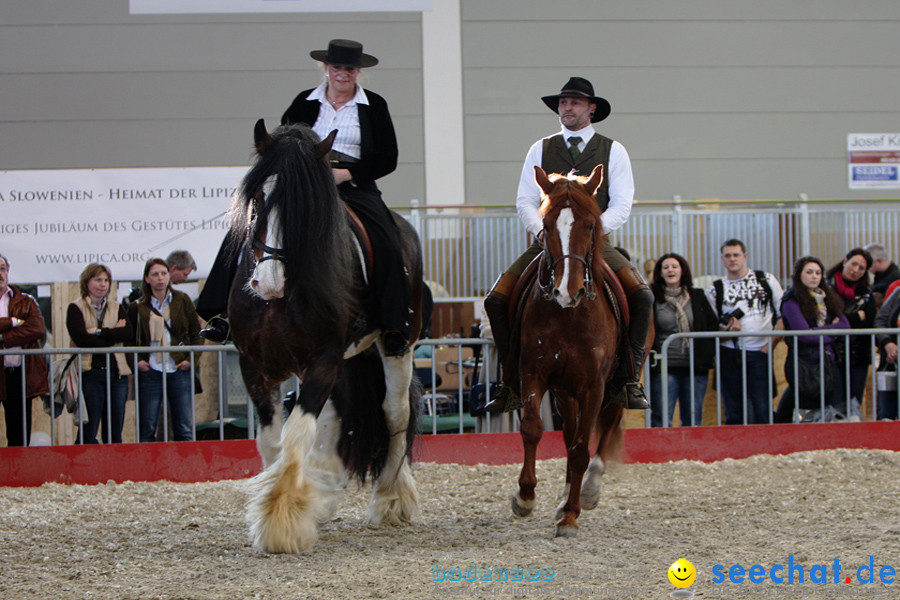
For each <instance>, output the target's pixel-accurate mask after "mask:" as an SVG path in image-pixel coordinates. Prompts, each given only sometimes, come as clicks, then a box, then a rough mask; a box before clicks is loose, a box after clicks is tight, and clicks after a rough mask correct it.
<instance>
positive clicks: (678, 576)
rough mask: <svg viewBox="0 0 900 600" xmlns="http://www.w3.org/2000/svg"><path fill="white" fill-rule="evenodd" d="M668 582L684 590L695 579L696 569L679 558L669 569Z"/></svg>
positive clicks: (688, 562)
mask: <svg viewBox="0 0 900 600" xmlns="http://www.w3.org/2000/svg"><path fill="white" fill-rule="evenodd" d="M668 574H669V581H670V582H671V583H672V585H674V586H675V587H678V588H686V587H688V586H690V585H691V584H692V583H694V580H695V579H697V569H695V568H694V565H692V564H691V563H690V561H687V560H685V559H683V558H679V559H678V560H676V561H675V562H673V563H672V565H671V566H670V567H669V571H668Z"/></svg>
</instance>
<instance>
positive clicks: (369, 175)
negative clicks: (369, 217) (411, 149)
mask: <svg viewBox="0 0 900 600" xmlns="http://www.w3.org/2000/svg"><path fill="white" fill-rule="evenodd" d="M312 92H313V90H305V91H303V92H300V94H299V95H298V96H297V97H296V98H294V102H293V103H291V105H290V106H289V107H288V109H287V110H286V111H285V112H284V115H282V117H281V124H282V125H290V124H292V123H304V124H306V125H309V126H310V127H312V126H313V125H314V124H315V122H316V119H317V118H318V117H319V107H320V106H321V103H320V102H319V101H318V100H307V99H306V98H307V97H308V96H309V95H310V94H311V93H312ZM366 97H368V99H369V104H368V105H365V104H358V105H357V110H358V111H359V128H360V135H361V137H362V141H361V144H360V146H361V148H360V150H361V152H360V153H361V154H362V156H360V160H359V162H358V163H356V164H354V165H352V166H351V167H350V169H349V170H350V173H351V174H352V175H353V181H354V182H355V183H356V184H357V185H362V186H365V185H366V184H373V185H374V182H375V180H376V179H379V178H381V177H384V176H385V175H387V174H388V173H391V172H393V171H394V169H396V168H397V135H396V134H395V133H394V123H393V122H392V121H391V113H390V112H388V105H387V102H386V101H385V99H384V98H382V97H381V96H379V95H378V94H376V93H375V92H371V91H369V90H366Z"/></svg>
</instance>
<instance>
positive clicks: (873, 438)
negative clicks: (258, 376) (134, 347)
mask: <svg viewBox="0 0 900 600" xmlns="http://www.w3.org/2000/svg"><path fill="white" fill-rule="evenodd" d="M898 434H900V422H896V423H894V422H891V423H889V422H876V423H825V424H804V425H792V424H788V425H750V426H721V427H674V428H668V429H628V430H626V431H625V452H626V456H625V462H629V463H634V462H639V463H657V462H668V461H672V460H682V459H687V460H699V461H704V462H712V461H716V460H722V459H724V458H745V457H748V456H752V455H754V454H789V453H791V452H800V451H804V450H824V449H830V448H879V449H884V450H893V451H900V435H898ZM562 456H565V449H564V447H563V441H562V434H561V433H560V432H558V431H554V432H548V433H545V434H544V437H543V439H542V441H541V444H540V446H539V447H538V459H541V460H543V459H547V458H558V457H562ZM416 460H418V461H421V462H439V463H457V464H465V465H472V464H478V463H487V464H509V463H518V462H520V461H521V460H522V438H521V437H520V435H519V434H518V433H497V434H462V435H459V434H441V435H426V436H422V438H421V440H420V441H419V443H418V446H417V448H416ZM261 469H262V461H261V459H260V458H259V455H258V453H257V451H256V442H255V441H252V440H229V441H223V442H169V443H155V444H119V445H115V446H101V445H96V446H52V447H35V448H0V485H3V486H36V485H41V484H43V483H47V482H54V481H55V482H59V483H79V484H96V483H105V482H107V481H115V482H121V481H157V480H162V479H166V480H169V481H178V482H195V481H218V480H221V479H242V478H245V477H249V476H251V475H254V474H256V473H258V472H259V471H260V470H261Z"/></svg>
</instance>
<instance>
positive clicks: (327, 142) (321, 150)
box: [316, 129, 338, 158]
mask: <svg viewBox="0 0 900 600" xmlns="http://www.w3.org/2000/svg"><path fill="white" fill-rule="evenodd" d="M337 132H338V130H337V129H332V130H331V133H329V134H328V135H327V136H325V139H324V140H322V141H321V142H319V143H318V145H317V146H316V153H317V154H318V155H319V158H322V157H323V156H325V155H326V154H328V153H329V152H331V145H332V144H333V143H334V138H335V137H336V136H337Z"/></svg>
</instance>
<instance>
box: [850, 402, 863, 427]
mask: <svg viewBox="0 0 900 600" xmlns="http://www.w3.org/2000/svg"><path fill="white" fill-rule="evenodd" d="M847 412H848V413H849V414H850V416H848V417H847V422H848V423H859V422H861V421H862V420H863V416H862V410H860V408H859V400H857V399H856V398H850V410H849V411H847Z"/></svg>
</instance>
